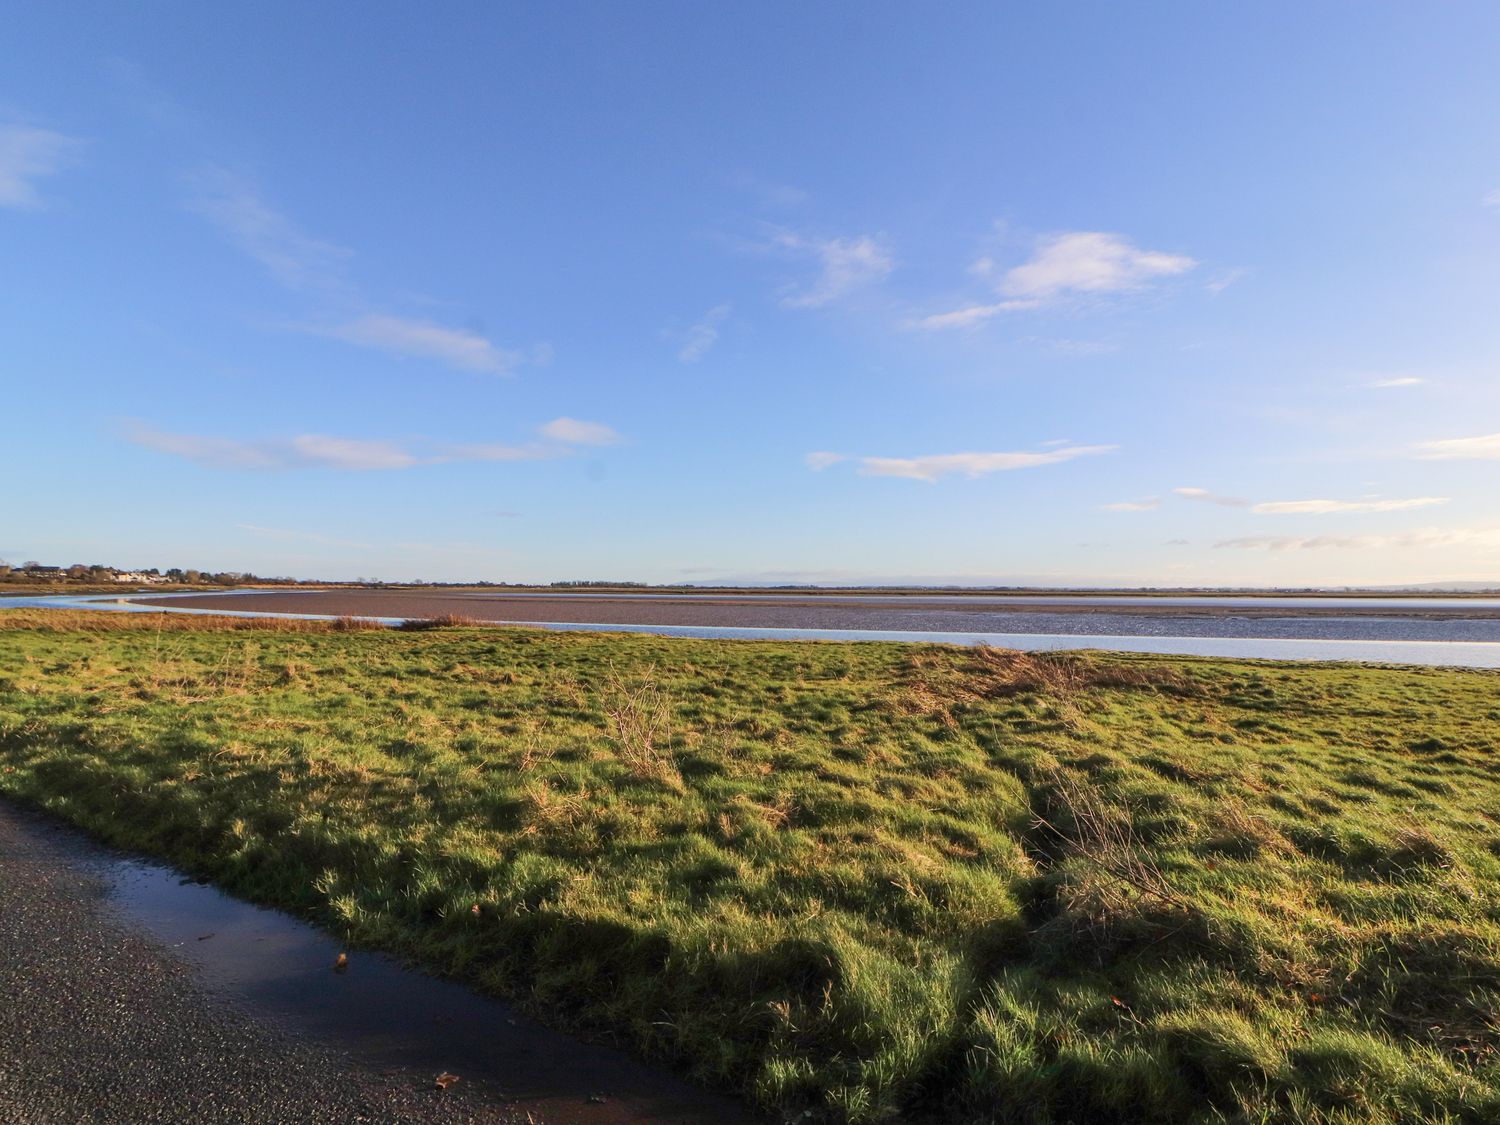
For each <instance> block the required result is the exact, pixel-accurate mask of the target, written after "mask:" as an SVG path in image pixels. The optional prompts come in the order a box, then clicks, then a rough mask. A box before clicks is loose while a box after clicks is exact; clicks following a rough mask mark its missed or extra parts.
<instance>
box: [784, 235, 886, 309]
mask: <svg viewBox="0 0 1500 1125" xmlns="http://www.w3.org/2000/svg"><path fill="white" fill-rule="evenodd" d="M775 242H776V245H777V246H779V247H781V248H782V249H784V250H789V251H792V252H794V253H798V254H804V255H811V256H812V257H813V258H814V259H816V261H817V263H818V276H817V277H815V278H814V279H813V280H812V282H810V283H809V284H808V285H807V286H806V287H805V288H803V289H802V290H801V291H800V292H795V293H790V294H788V295H787V296H785V297H783V298H782V300H781V303H782V305H783V306H785V307H786V308H789V309H812V308H818V307H820V306H823V305H827V304H831V303H832V302H834V301H837V300H839V299H841V298H843V297H847V296H848V295H849V294H850V293H852V292H854V291H855V290H857V289H861V288H863V287H865V286H867V285H872V284H874V283H875V282H877V281H881V280H883V279H884V278H885V277H886V276H887V275H889V274H890V272H891V270H893V269H895V268H896V259H895V258H894V257H892V255H891V252H890V250H889V249H887V248H886V246H885V244H884V241H883V240H882V239H881V238H879V237H878V236H876V235H869V234H861V235H855V236H853V237H850V238H807V237H804V236H802V235H799V234H792V233H790V232H785V231H783V232H781V233H780V234H778V235H777V237H776V240H775Z"/></svg>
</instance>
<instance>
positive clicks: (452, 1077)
mask: <svg viewBox="0 0 1500 1125" xmlns="http://www.w3.org/2000/svg"><path fill="white" fill-rule="evenodd" d="M457 1081H458V1075H456V1074H449V1073H448V1072H447V1071H446V1070H445V1071H443V1073H442V1074H439V1075H438V1076H437V1077H436V1078H434V1079H433V1082H434V1083H435V1084H436V1085H437V1088H438V1089H439V1090H446V1089H447V1088H448V1087H449V1086H451V1085H453V1083H455V1082H457Z"/></svg>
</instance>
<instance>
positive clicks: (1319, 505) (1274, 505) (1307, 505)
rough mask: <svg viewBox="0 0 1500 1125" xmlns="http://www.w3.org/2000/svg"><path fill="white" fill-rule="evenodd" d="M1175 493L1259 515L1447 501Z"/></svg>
mask: <svg viewBox="0 0 1500 1125" xmlns="http://www.w3.org/2000/svg"><path fill="white" fill-rule="evenodd" d="M1172 491H1173V493H1175V494H1176V495H1178V496H1181V497H1182V498H1183V499H1185V500H1196V501H1198V502H1200V503H1204V504H1218V505H1219V506H1220V507H1224V508H1248V509H1249V510H1250V511H1251V512H1253V513H1255V514H1256V515H1259V516H1326V515H1337V514H1341V513H1350V512H1405V511H1410V510H1411V509H1413V508H1430V507H1433V506H1434V505H1437V504H1446V503H1448V501H1449V498H1448V497H1446V496H1417V497H1412V498H1409V499H1382V498H1380V497H1366V498H1365V499H1362V500H1323V499H1312V500H1261V501H1254V500H1247V499H1246V498H1245V497H1243V496H1221V495H1219V494H1218V493H1216V492H1210V491H1208V490H1207V489H1206V488H1174V489H1173V490H1172Z"/></svg>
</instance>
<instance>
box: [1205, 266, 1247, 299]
mask: <svg viewBox="0 0 1500 1125" xmlns="http://www.w3.org/2000/svg"><path fill="white" fill-rule="evenodd" d="M1249 272H1250V271H1249V270H1246V269H1239V268H1236V269H1232V270H1224V271H1223V272H1222V273H1219V274H1217V275H1215V276H1214V277H1213V278H1212V279H1211V280H1210V281H1209V282H1208V283H1207V284H1206V285H1204V287H1203V288H1205V289H1207V290H1208V291H1209V292H1210V293H1212V294H1213V295H1214V296H1215V297H1217V296H1218V295H1219V294H1220V293H1222V292H1224V290H1226V289H1228V288H1229V287H1230V286H1231V285H1233V284H1234V283H1235V282H1237V281H1239V280H1240V279H1241V278H1243V277H1244V276H1245V275H1246V274H1248V273H1249Z"/></svg>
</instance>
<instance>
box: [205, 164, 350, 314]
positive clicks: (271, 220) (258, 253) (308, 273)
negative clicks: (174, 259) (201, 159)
mask: <svg viewBox="0 0 1500 1125" xmlns="http://www.w3.org/2000/svg"><path fill="white" fill-rule="evenodd" d="M192 190H193V195H192V198H191V200H190V201H189V204H188V206H189V209H190V210H192V211H194V212H195V213H197V214H199V215H201V216H203V217H204V218H205V219H207V220H208V221H209V222H210V223H212V224H213V225H214V226H216V227H218V228H219V230H220V231H221V232H222V233H223V234H224V235H225V236H226V237H228V239H229V241H230V242H231V243H233V244H234V245H235V246H237V247H238V248H239V249H240V250H241V251H242V252H243V253H244V254H246V255H248V256H249V257H250V258H252V259H253V260H254V261H256V262H258V263H259V264H260V266H261V267H262V268H263V269H264V270H265V271H266V272H267V273H269V274H270V275H271V276H272V277H273V278H275V279H276V281H278V282H280V283H281V284H282V285H284V286H286V287H287V288H288V289H294V290H309V289H322V290H335V291H343V290H346V289H347V285H346V283H345V281H344V276H343V271H344V263H345V262H346V261H348V259H349V258H350V257H351V256H352V254H351V252H350V251H349V250H346V249H345V248H344V247H342V246H335V245H334V244H333V243H331V242H324V241H322V240H321V239H317V238H313V237H312V236H310V235H308V234H305V233H304V232H303V231H301V230H299V229H298V228H297V226H296V225H295V224H294V223H292V222H291V221H290V220H289V219H287V218H286V216H284V215H282V214H281V213H280V212H278V211H276V210H275V209H274V208H272V207H271V206H270V205H268V204H267V203H266V201H265V200H263V199H262V198H261V197H260V195H259V194H257V193H256V191H255V190H254V189H253V188H252V187H251V186H250V185H249V184H248V183H246V182H245V181H244V180H242V179H241V178H240V177H238V176H236V175H234V174H233V173H230V172H228V171H226V170H224V169H222V168H207V169H204V170H203V171H201V172H199V173H198V174H197V175H195V176H194V177H193V178H192Z"/></svg>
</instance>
